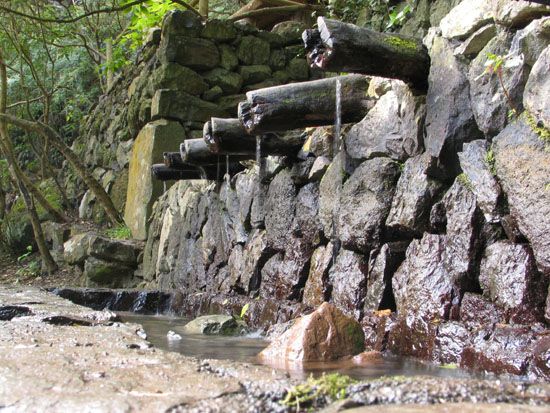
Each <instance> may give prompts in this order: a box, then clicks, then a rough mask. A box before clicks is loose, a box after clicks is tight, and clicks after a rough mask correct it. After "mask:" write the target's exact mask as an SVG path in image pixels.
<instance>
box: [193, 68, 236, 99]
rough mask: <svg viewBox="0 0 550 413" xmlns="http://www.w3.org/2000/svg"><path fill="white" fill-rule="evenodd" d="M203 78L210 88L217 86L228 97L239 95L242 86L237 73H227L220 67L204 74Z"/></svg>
mask: <svg viewBox="0 0 550 413" xmlns="http://www.w3.org/2000/svg"><path fill="white" fill-rule="evenodd" d="M203 76H204V79H205V80H206V81H207V82H208V84H209V85H210V86H219V87H221V88H222V90H223V91H224V93H226V94H229V95H234V94H236V93H239V91H240V90H241V86H242V85H243V78H242V77H241V76H240V75H239V74H238V73H234V72H229V71H228V70H225V69H223V68H221V67H218V68H216V69H213V70H211V71H209V72H206V73H205V74H204V75H203Z"/></svg>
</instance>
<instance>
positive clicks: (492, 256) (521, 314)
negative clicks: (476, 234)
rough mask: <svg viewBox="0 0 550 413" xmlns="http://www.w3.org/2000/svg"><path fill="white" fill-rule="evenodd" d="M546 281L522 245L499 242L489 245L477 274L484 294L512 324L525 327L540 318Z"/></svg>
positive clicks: (544, 297)
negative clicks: (503, 311)
mask: <svg viewBox="0 0 550 413" xmlns="http://www.w3.org/2000/svg"><path fill="white" fill-rule="evenodd" d="M545 281H546V280H545V279H543V277H542V276H541V274H539V273H538V271H537V269H536V266H535V260H534V258H533V255H532V253H531V251H530V250H529V248H528V247H527V246H525V245H519V244H512V243H510V242H508V241H500V242H496V243H494V244H492V245H490V246H488V247H487V249H486V250H485V253H484V254H483V259H482V261H481V268H480V274H479V283H480V284H481V287H482V288H483V293H484V294H485V295H486V296H487V297H489V298H490V299H491V301H493V302H495V303H496V304H497V305H499V306H500V307H502V308H503V309H504V310H505V311H506V312H507V315H508V317H510V318H511V320H512V321H513V322H516V323H517V322H519V323H522V324H527V323H530V322H533V321H535V320H537V319H542V310H543V306H544V301H545V299H546V287H547V282H545Z"/></svg>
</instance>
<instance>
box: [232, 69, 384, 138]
mask: <svg viewBox="0 0 550 413" xmlns="http://www.w3.org/2000/svg"><path fill="white" fill-rule="evenodd" d="M337 82H340V85H341V93H340V96H341V108H342V109H341V121H342V123H350V122H359V121H360V120H361V119H363V117H364V116H365V115H366V114H367V112H368V111H369V110H370V109H371V108H372V107H373V106H374V103H375V101H374V100H373V99H370V98H368V96H367V89H368V85H369V81H368V79H367V78H366V77H365V76H362V75H347V76H337V77H332V78H328V79H321V80H312V81H309V82H302V83H289V84H287V85H282V86H274V87H269V88H266V89H258V90H253V91H251V92H248V93H247V94H246V98H247V103H240V104H239V120H240V121H241V122H242V124H243V125H244V127H245V129H246V130H247V132H248V133H250V134H264V133H266V132H278V131H287V130H291V129H298V128H306V127H310V126H326V125H332V124H334V121H335V119H336V83H337Z"/></svg>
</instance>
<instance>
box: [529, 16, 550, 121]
mask: <svg viewBox="0 0 550 413" xmlns="http://www.w3.org/2000/svg"><path fill="white" fill-rule="evenodd" d="M547 22H548V23H547V25H548V26H550V19H548V20H547ZM548 65H550V46H549V47H547V48H546V49H544V51H543V52H542V53H541V54H540V56H539V58H538V59H537V61H536V63H535V65H534V66H533V70H531V74H530V75H529V80H528V81H527V85H526V86H525V93H524V95H523V104H524V105H525V108H526V109H527V110H528V111H529V112H530V114H531V115H532V116H533V117H534V118H535V122H538V121H542V123H543V124H544V125H545V126H546V128H549V127H550V109H549V107H550V98H549V97H548V96H549V95H550V80H549V79H548Z"/></svg>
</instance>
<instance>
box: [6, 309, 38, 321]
mask: <svg viewBox="0 0 550 413" xmlns="http://www.w3.org/2000/svg"><path fill="white" fill-rule="evenodd" d="M30 315H33V312H32V311H31V309H30V308H29V307H25V306H22V305H4V306H1V307H0V321H11V320H12V319H13V318H15V317H27V316H30Z"/></svg>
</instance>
